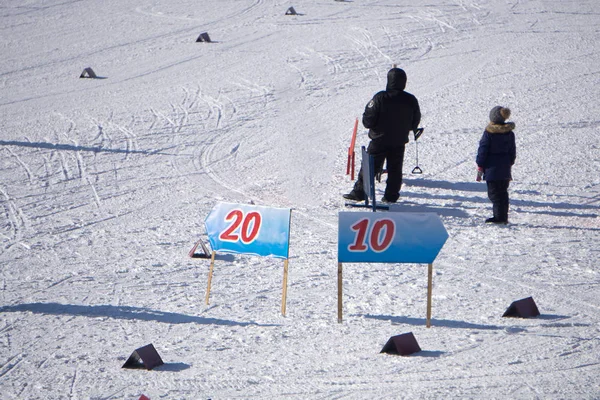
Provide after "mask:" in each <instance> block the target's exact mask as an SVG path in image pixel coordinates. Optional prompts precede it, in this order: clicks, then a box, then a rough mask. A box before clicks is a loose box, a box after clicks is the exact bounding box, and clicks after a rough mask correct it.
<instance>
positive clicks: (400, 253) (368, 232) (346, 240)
mask: <svg viewBox="0 0 600 400" xmlns="http://www.w3.org/2000/svg"><path fill="white" fill-rule="evenodd" d="M446 239H448V232H447V231H446V228H444V224H443V223H442V221H441V220H440V217H439V216H438V215H437V214H435V213H410V212H405V213H402V212H381V213H373V212H340V213H339V224H338V262H381V263H427V264H430V263H433V261H434V260H435V258H436V257H437V255H438V253H439V252H440V250H441V249H442V247H443V246H444V243H445V242H446Z"/></svg>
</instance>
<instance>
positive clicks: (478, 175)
mask: <svg viewBox="0 0 600 400" xmlns="http://www.w3.org/2000/svg"><path fill="white" fill-rule="evenodd" d="M482 178H483V168H481V167H477V178H475V180H476V181H477V182H481V179H482Z"/></svg>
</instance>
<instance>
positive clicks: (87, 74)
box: [79, 67, 106, 79]
mask: <svg viewBox="0 0 600 400" xmlns="http://www.w3.org/2000/svg"><path fill="white" fill-rule="evenodd" d="M79 78H90V79H106V77H104V76H98V75H96V73H95V72H94V70H93V69H92V68H90V67H87V68H85V69H84V70H83V72H82V73H81V75H79Z"/></svg>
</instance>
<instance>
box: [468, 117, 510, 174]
mask: <svg viewBox="0 0 600 400" xmlns="http://www.w3.org/2000/svg"><path fill="white" fill-rule="evenodd" d="M513 129H515V124H514V123H512V122H507V123H505V124H494V123H491V122H490V123H489V124H488V126H487V127H486V128H485V131H484V132H483V136H481V140H480V141H479V149H478V150H477V159H476V162H477V166H478V167H480V168H483V179H485V180H486V181H500V180H507V179H508V180H511V179H512V175H511V169H512V166H513V164H514V163H515V159H516V158H517V150H516V146H515V134H514V132H513Z"/></svg>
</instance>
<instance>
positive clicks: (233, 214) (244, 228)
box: [219, 210, 262, 244]
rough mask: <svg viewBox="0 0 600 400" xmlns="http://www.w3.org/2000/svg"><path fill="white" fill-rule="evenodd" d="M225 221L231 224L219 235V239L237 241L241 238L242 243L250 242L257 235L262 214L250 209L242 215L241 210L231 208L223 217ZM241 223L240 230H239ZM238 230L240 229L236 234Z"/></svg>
mask: <svg viewBox="0 0 600 400" xmlns="http://www.w3.org/2000/svg"><path fill="white" fill-rule="evenodd" d="M225 221H227V222H230V221H232V222H231V224H230V225H229V226H228V227H227V228H226V229H225V230H224V231H223V232H221V234H220V235H219V239H221V240H222V241H224V242H237V241H238V240H240V239H241V240H242V243H244V244H249V243H252V242H253V241H254V240H255V239H256V237H257V236H258V232H259V231H260V225H261V222H262V216H261V215H260V213H259V212H256V211H251V212H249V213H248V214H246V215H245V216H244V212H243V211H242V210H232V211H230V212H229V214H227V216H226V217H225ZM240 225H241V230H240ZM238 230H240V232H239V234H238V232H237V231H238Z"/></svg>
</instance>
